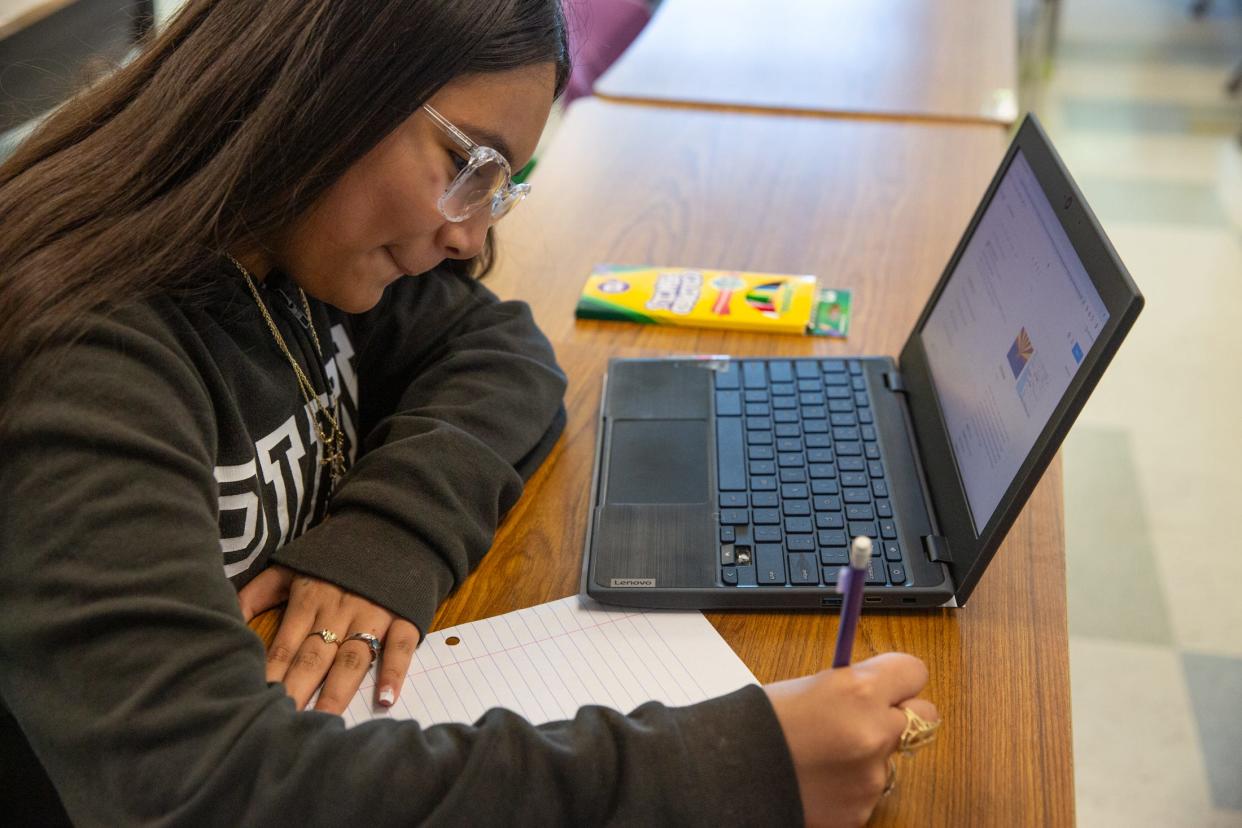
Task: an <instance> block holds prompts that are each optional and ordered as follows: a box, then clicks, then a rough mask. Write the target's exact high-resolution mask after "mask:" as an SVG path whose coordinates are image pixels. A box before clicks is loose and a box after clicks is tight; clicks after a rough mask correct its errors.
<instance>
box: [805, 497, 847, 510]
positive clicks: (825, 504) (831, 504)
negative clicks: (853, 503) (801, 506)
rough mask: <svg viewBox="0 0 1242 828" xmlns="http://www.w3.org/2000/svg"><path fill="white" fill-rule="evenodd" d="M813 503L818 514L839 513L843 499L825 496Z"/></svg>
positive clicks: (817, 498)
mask: <svg viewBox="0 0 1242 828" xmlns="http://www.w3.org/2000/svg"><path fill="white" fill-rule="evenodd" d="M812 503H814V504H815V511H817V512H839V511H841V498H839V497H837V496H835V495H825V496H823V497H816V498H815V499H814V500H813V501H812Z"/></svg>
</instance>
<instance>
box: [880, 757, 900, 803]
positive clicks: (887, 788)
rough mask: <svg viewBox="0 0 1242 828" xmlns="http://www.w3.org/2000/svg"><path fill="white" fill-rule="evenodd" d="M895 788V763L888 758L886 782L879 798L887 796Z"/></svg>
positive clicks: (891, 758)
mask: <svg viewBox="0 0 1242 828" xmlns="http://www.w3.org/2000/svg"><path fill="white" fill-rule="evenodd" d="M896 787H897V763H896V762H895V761H893V757H891V756H890V757H888V781H886V782H885V783H884V790H883V791H881V792H880V796H888V795H889V794H891V793H892V792H893V789H894V788H896Z"/></svg>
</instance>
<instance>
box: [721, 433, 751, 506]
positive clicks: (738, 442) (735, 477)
mask: <svg viewBox="0 0 1242 828" xmlns="http://www.w3.org/2000/svg"><path fill="white" fill-rule="evenodd" d="M716 475H717V482H718V483H719V488H720V490H721V491H722V492H735V491H745V489H746V460H745V452H744V451H743V449H742V423H741V421H740V420H736V419H732V418H723V419H719V420H717V421H716Z"/></svg>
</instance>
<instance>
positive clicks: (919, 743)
mask: <svg viewBox="0 0 1242 828" xmlns="http://www.w3.org/2000/svg"><path fill="white" fill-rule="evenodd" d="M901 712H902V713H905V714H906V727H905V729H904V730H902V731H901V739H900V741H899V742H898V744H897V749H898V750H900V751H901V752H902V753H904V754H905V755H906V756H909V755H910V754H912V753H914V751H916V750H918V749H919V748H921V747H926V746H927V745H929V744H931V743H932V742H934V741H936V731H937V730H939V729H940V722H939V721H935V722H929V721H927V720H926V719H924V718H923V717H922V716H920V715H919V714H918V713H915V712H914V711H913V710H911V709H910V708H908V707H903V708H901Z"/></svg>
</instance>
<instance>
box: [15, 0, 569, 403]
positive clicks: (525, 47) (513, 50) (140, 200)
mask: <svg viewBox="0 0 1242 828" xmlns="http://www.w3.org/2000/svg"><path fill="white" fill-rule="evenodd" d="M548 62H551V63H554V64H555V65H556V69H557V79H556V90H557V94H559V93H560V92H561V91H562V90H563V89H564V86H565V83H566V82H567V80H568V75H569V56H568V53H567V47H566V35H565V25H564V16H563V14H562V11H561V8H560V3H559V0H262V2H255V0H190V2H189V3H187V4H186V6H185V7H184V8H183V9H182V10H181V11H180V12H179V13H178V15H177V16H176V17H175V18H174V19H172V20H171V21H170V22H169V25H168V26H167V27H166V29H165V30H164V31H163V32H162V33H160V34H159V35H158V36H157V37H155V38H154V40H153V41H152V42H151V43H150V44H148V45H147V46H146V48H145V49H144V50H143V51H142V52H141V53H140V54H139V55H138V56H137V58H135V59H134V60H133V61H132V62H131V63H129V64H128V65H127V66H125V67H124V68H122V69H120V70H118V71H117V72H116V73H115V74H113V75H111V76H110V77H108V78H106V79H105V80H103V81H101V82H100V83H98V84H97V85H95V86H94V87H93V88H91V89H89V90H87V91H86V92H83V93H82V94H81V95H79V96H78V97H77V98H75V99H74V100H72V101H70V102H69V103H68V104H66V105H65V106H63V107H62V108H61V109H60V110H58V111H57V112H56V113H55V114H54V115H53V116H52V117H50V118H49V119H48V120H47V121H46V123H44V124H43V125H42V126H41V127H40V128H39V129H38V130H37V131H36V132H35V133H34V134H33V135H32V136H31V137H30V138H28V139H27V140H26V141H25V142H24V143H23V144H22V145H21V146H20V147H19V148H18V149H17V151H16V152H15V153H14V154H13V156H12V157H11V158H9V160H8V161H6V162H5V163H4V164H3V165H0V406H3V408H0V414H2V412H3V411H6V410H7V409H8V406H7V405H6V402H9V401H11V394H10V392H12V391H13V390H14V388H15V387H16V386H15V381H16V377H17V376H18V366H20V365H21V364H23V363H26V362H28V360H29V357H30V356H32V355H33V354H35V353H36V352H38V351H40V350H41V349H44V348H46V347H47V346H48V345H49V343H51V342H52V340H53V339H62V338H64V337H66V336H69V337H72V336H73V335H74V330H75V325H77V324H79V323H80V322H81V320H82V319H83V318H85V317H86V316H87V315H88V313H89V312H91V311H94V310H104V311H106V310H107V309H108V308H109V307H116V306H117V305H120V304H122V303H125V302H128V301H133V300H135V299H138V298H142V297H144V296H149V295H151V294H153V293H155V292H158V291H161V290H166V289H170V288H175V287H189V288H192V287H193V286H194V284H195V283H196V282H199V283H201V282H202V280H203V279H204V278H207V277H208V275H209V273H211V272H213V270H214V269H215V268H216V265H215V261H214V257H213V256H212V255H210V254H211V253H212V252H213V251H214V252H216V253H219V252H222V251H226V250H230V249H234V248H235V247H237V246H239V245H242V244H247V243H251V244H252V243H254V242H255V240H259V239H263V238H265V237H268V236H269V235H270V234H271V233H272V232H273V231H275V230H277V229H278V228H281V227H284V226H286V225H287V224H288V223H289V222H290V221H292V220H293V219H294V218H295V217H297V216H299V215H300V214H302V213H303V212H304V211H305V210H306V209H307V208H308V207H309V206H310V205H311V204H312V202H314V201H315V199H316V198H317V197H318V196H319V195H321V194H322V193H323V192H324V190H325V189H326V188H328V187H329V186H330V185H331V184H332V183H333V182H334V181H336V180H337V179H338V178H339V177H340V176H341V174H342V173H344V171H345V170H346V169H347V168H348V167H349V166H350V165H351V164H352V163H353V162H354V161H356V160H357V159H358V158H360V157H361V156H363V155H364V154H366V152H367V151H368V150H370V149H371V148H372V147H374V146H375V145H376V144H377V143H378V142H379V141H380V139H381V138H383V137H384V136H385V135H387V134H388V133H389V132H391V131H392V130H393V129H395V128H396V127H397V126H398V125H399V124H400V123H401V122H402V121H403V120H404V119H406V118H407V117H409V115H410V114H411V113H413V112H414V111H415V110H417V109H418V107H419V106H421V105H422V103H423V102H424V101H426V100H427V99H428V98H429V97H431V96H432V95H433V94H434V93H435V92H436V91H437V90H438V89H439V88H440V87H442V86H443V85H444V84H446V83H447V82H448V81H450V80H451V79H453V78H454V77H456V76H458V75H462V74H468V73H485V72H495V71H503V70H506V69H514V68H518V67H521V66H527V65H531V64H538V63H548ZM488 251H489V253H490V244H489V246H488ZM482 258H483V261H474V262H471V263H466V265H465V269H466V270H473V271H474V272H476V274H477V272H478V271H479V270H482V269H486V266H487V263H488V259H490V255H485V256H484V257H482ZM2 419H3V417H2V416H0V420H2Z"/></svg>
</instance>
